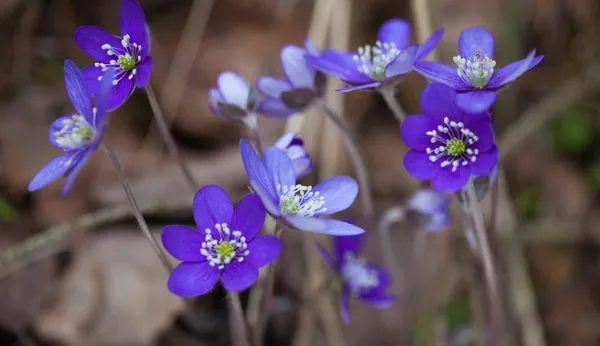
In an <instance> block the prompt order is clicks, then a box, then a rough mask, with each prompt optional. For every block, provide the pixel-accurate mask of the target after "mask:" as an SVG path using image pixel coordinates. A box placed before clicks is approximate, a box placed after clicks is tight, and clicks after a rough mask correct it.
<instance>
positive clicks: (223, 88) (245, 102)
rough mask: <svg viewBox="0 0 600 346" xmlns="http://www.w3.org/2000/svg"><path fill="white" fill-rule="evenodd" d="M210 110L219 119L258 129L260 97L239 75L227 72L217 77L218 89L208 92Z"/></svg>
mask: <svg viewBox="0 0 600 346" xmlns="http://www.w3.org/2000/svg"><path fill="white" fill-rule="evenodd" d="M208 99H209V107H210V110H211V111H212V112H213V113H214V114H215V115H216V116H219V117H223V118H226V119H229V120H233V121H239V122H242V123H244V124H245V125H246V126H248V127H249V128H255V127H256V108H257V107H258V95H257V93H256V91H254V89H253V88H252V86H251V85H250V83H249V82H248V81H247V80H245V79H244V78H242V77H240V76H239V75H238V74H236V73H234V72H231V71H225V72H222V73H220V74H219V76H218V77H217V87H216V88H215V87H213V88H210V90H209V91H208Z"/></svg>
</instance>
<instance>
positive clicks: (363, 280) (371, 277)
mask: <svg viewBox="0 0 600 346" xmlns="http://www.w3.org/2000/svg"><path fill="white" fill-rule="evenodd" d="M341 275H342V280H343V281H344V282H345V283H346V285H348V287H349V288H350V291H352V293H353V294H354V295H358V294H360V293H363V292H365V291H367V290H369V289H371V288H373V287H377V286H378V285H379V278H378V277H377V271H375V270H374V269H372V268H369V266H368V265H367V263H366V262H365V261H364V260H362V259H359V258H356V257H355V256H354V254H353V253H352V252H346V253H344V263H343V264H342V270H341Z"/></svg>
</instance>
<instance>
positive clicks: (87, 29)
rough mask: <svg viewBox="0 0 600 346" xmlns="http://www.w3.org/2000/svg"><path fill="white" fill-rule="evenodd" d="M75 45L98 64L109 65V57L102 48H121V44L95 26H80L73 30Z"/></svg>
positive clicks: (111, 35)
mask: <svg viewBox="0 0 600 346" xmlns="http://www.w3.org/2000/svg"><path fill="white" fill-rule="evenodd" d="M75 43H77V45H78V46H79V48H81V49H82V50H83V51H84V52H86V53H87V54H88V55H89V56H91V57H92V58H94V60H97V61H99V62H104V63H109V62H110V60H111V56H110V55H108V54H107V53H106V52H107V51H106V50H104V49H102V46H103V45H105V44H108V45H109V46H112V47H122V46H121V42H120V41H119V39H118V38H116V37H115V36H114V35H113V34H111V33H110V32H108V31H106V30H104V29H101V28H98V27H96V26H89V25H85V26H80V27H79V28H77V30H75Z"/></svg>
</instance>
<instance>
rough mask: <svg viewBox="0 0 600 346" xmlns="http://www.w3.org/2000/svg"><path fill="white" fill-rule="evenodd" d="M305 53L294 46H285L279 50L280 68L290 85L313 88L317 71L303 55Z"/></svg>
mask: <svg viewBox="0 0 600 346" xmlns="http://www.w3.org/2000/svg"><path fill="white" fill-rule="evenodd" d="M305 54H306V51H305V50H304V49H302V48H300V47H298V46H295V45H287V46H285V47H283V49H282V50H281V68H282V69H283V73H284V74H285V76H286V77H287V79H288V80H289V81H290V83H291V84H292V85H293V86H294V87H296V88H298V87H303V88H310V89H312V88H314V87H315V75H316V73H317V71H316V70H315V68H314V67H312V66H311V65H310V63H309V62H308V61H306V59H304V55H305Z"/></svg>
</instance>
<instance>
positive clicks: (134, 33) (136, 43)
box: [75, 0, 152, 110]
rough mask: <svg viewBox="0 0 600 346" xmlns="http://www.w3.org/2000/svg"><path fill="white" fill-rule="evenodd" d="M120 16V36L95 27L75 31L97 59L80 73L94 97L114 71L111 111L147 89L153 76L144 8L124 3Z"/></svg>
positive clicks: (133, 2) (132, 0)
mask: <svg viewBox="0 0 600 346" xmlns="http://www.w3.org/2000/svg"><path fill="white" fill-rule="evenodd" d="M119 15H120V26H121V36H120V37H115V36H114V35H113V34H111V33H110V32H108V31H106V30H104V29H101V28H98V27H95V26H82V27H79V28H78V29H77V30H76V31H75V42H76V43H77V45H78V46H79V47H80V48H81V49H82V50H83V51H84V52H86V53H87V54H88V55H89V56H91V57H92V58H94V59H95V60H96V62H95V63H93V64H91V65H88V66H86V67H85V68H84V69H83V70H82V71H81V72H82V73H83V76H84V78H85V82H86V85H87V86H88V88H89V90H90V92H91V93H92V94H96V91H97V90H98V85H99V83H100V81H101V80H102V78H103V77H102V74H103V73H104V72H105V71H107V70H114V77H113V78H111V79H112V83H113V85H114V87H113V88H112V90H111V93H110V95H109V96H108V99H107V105H106V106H107V109H108V110H114V109H116V108H118V107H119V106H121V105H122V104H123V103H125V101H127V98H128V97H129V95H131V93H132V92H133V90H134V88H135V87H137V88H143V87H144V86H146V84H148V81H149V80H150V74H151V73H152V58H151V57H150V56H149V55H148V54H150V33H149V31H148V29H147V27H146V20H145V18H144V12H143V11H142V8H141V7H140V5H139V4H138V3H137V1H136V0H123V1H122V2H121V9H120V14H119Z"/></svg>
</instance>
